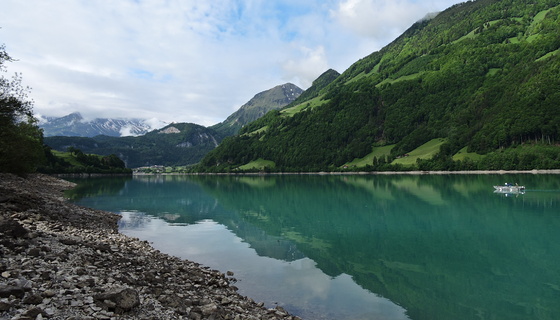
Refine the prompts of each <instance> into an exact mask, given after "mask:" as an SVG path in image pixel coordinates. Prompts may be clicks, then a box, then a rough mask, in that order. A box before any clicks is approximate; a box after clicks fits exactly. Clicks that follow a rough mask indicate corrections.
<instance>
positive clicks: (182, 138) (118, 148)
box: [44, 123, 221, 168]
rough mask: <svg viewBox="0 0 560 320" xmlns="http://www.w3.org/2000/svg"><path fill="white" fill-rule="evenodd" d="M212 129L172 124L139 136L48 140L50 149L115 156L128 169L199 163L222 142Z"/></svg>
mask: <svg viewBox="0 0 560 320" xmlns="http://www.w3.org/2000/svg"><path fill="white" fill-rule="evenodd" d="M220 140H221V138H220V135H219V134H218V133H216V131H214V130H212V129H208V128H205V127H203V126H200V125H197V124H193V123H172V124H170V125H167V126H166V127H163V128H162V129H158V130H153V131H151V132H148V133H147V134H145V135H143V136H138V137H110V136H104V135H98V136H95V137H64V136H53V137H45V139H44V141H45V144H46V145H48V146H49V147H51V148H53V149H55V150H59V151H66V150H67V149H68V148H69V147H74V148H76V149H79V150H81V151H82V152H84V153H86V154H90V153H93V154H99V155H110V154H115V155H117V156H118V157H119V158H120V159H122V160H123V161H124V162H125V164H126V166H127V167H128V168H136V167H142V166H152V165H166V166H174V165H188V164H193V163H197V162H198V161H199V160H200V159H201V158H202V157H203V156H204V155H205V154H206V153H208V152H209V151H210V150H212V149H214V148H215V147H216V146H217V145H218V144H219V143H220Z"/></svg>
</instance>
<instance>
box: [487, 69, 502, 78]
mask: <svg viewBox="0 0 560 320" xmlns="http://www.w3.org/2000/svg"><path fill="white" fill-rule="evenodd" d="M500 70H502V69H500V68H490V70H488V73H486V76H487V77H489V76H493V75H495V74H496V73H498V71H500Z"/></svg>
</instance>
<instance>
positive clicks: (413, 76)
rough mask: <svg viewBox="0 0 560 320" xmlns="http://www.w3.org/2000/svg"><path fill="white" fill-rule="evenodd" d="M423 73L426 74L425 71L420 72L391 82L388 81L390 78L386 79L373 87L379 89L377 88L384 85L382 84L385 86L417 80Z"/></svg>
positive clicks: (390, 80)
mask: <svg viewBox="0 0 560 320" xmlns="http://www.w3.org/2000/svg"><path fill="white" fill-rule="evenodd" d="M424 73H426V72H425V71H421V72H417V73H413V74H409V75H406V76H402V77H398V78H397V79H395V80H392V79H390V78H387V79H385V80H383V81H381V82H379V83H378V84H376V85H375V86H376V87H379V86H381V85H384V84H386V83H390V84H393V83H397V82H399V81H407V80H414V79H416V78H419V77H420V76H421V75H423V74H424Z"/></svg>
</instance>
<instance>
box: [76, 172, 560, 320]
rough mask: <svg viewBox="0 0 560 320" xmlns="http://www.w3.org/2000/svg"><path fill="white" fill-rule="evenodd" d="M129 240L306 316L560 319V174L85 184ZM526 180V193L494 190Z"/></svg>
mask: <svg viewBox="0 0 560 320" xmlns="http://www.w3.org/2000/svg"><path fill="white" fill-rule="evenodd" d="M74 181H75V182H78V183H79V186H78V187H77V188H75V189H74V190H72V191H71V192H69V193H68V196H69V197H71V199H73V201H75V202H76V203H78V204H80V205H84V206H88V207H93V208H97V209H102V210H107V211H113V212H117V213H120V214H121V215H122V216H123V218H122V219H121V222H120V226H119V228H120V230H121V232H123V233H125V234H128V235H131V236H134V237H138V238H140V239H142V240H147V241H149V242H151V243H152V245H153V246H154V247H156V248H157V249H159V250H161V251H163V252H166V253H169V254H172V255H175V256H179V257H182V258H186V259H190V260H194V261H197V262H200V263H202V264H204V265H207V266H209V267H211V268H213V269H217V270H220V271H222V272H226V271H233V272H234V273H235V278H237V279H238V282H237V283H235V285H236V286H237V287H238V288H239V292H240V293H241V294H242V295H246V296H249V297H251V298H253V299H254V300H256V301H263V302H265V304H266V305H267V306H268V307H274V306H276V305H280V306H282V307H284V308H285V309H287V310H288V311H290V312H291V313H293V314H296V315H299V316H301V317H302V318H304V319H413V320H420V319H426V320H428V319H429V320H433V319H508V320H510V319H557V318H558V315H559V314H560V176H558V175H417V176H415V175H388V176H385V175H380V176H369V175H368V176H365V175H351V176H346V175H344V176H330V175H309V176H307V175H306V176H276V175H271V176H135V177H134V178H89V179H78V180H74ZM504 182H511V183H515V182H518V183H519V184H523V185H525V186H526V187H527V191H526V193H525V194H518V195H504V194H496V193H494V192H493V188H492V185H496V184H503V183H504Z"/></svg>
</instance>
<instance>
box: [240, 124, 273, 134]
mask: <svg viewBox="0 0 560 320" xmlns="http://www.w3.org/2000/svg"><path fill="white" fill-rule="evenodd" d="M267 130H268V126H264V127H262V128H260V129H257V130H255V131H251V132H248V133H245V134H243V135H244V136H254V135H256V134H258V133H261V132H266V131H267Z"/></svg>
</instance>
